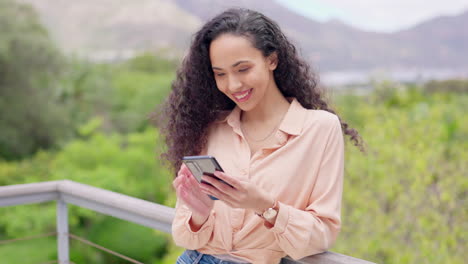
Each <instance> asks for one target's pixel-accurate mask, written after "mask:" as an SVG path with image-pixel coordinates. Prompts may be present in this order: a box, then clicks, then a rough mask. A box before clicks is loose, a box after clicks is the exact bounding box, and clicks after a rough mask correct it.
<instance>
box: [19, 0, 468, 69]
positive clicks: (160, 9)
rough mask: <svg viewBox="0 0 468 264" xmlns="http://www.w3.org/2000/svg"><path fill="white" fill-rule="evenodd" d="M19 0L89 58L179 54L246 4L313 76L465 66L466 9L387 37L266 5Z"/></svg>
mask: <svg viewBox="0 0 468 264" xmlns="http://www.w3.org/2000/svg"><path fill="white" fill-rule="evenodd" d="M22 1H23V2H26V3H29V4H31V5H33V6H34V7H35V8H36V9H37V10H38V12H39V14H40V15H41V18H42V21H43V22H44V24H45V25H46V26H47V27H48V29H49V30H50V32H51V33H52V36H53V37H54V38H55V39H56V40H57V41H58V43H59V45H60V46H61V47H62V48H63V50H65V51H66V52H76V53H80V54H87V55H90V56H91V57H96V55H97V54H102V53H106V52H107V53H109V54H111V57H112V56H113V55H112V54H114V55H115V54H118V53H123V52H125V51H131V53H134V52H138V51H141V50H148V49H150V50H157V49H162V48H166V49H169V50H171V51H172V52H173V53H176V54H179V55H180V54H183V52H184V51H185V50H186V48H187V47H188V45H189V43H190V39H191V36H192V34H193V33H194V32H195V31H196V30H197V29H198V28H199V27H200V26H201V25H202V24H203V22H204V21H206V20H207V19H209V18H210V17H212V16H214V15H216V14H217V13H219V12H220V11H221V10H224V9H226V8H229V7H247V8H251V9H254V10H258V11H260V12H262V13H264V14H265V15H267V16H269V17H271V18H272V19H274V20H275V21H277V22H278V24H279V25H280V26H281V28H282V29H283V30H284V31H285V33H286V35H287V36H289V37H290V39H291V40H292V41H293V43H294V44H296V46H297V47H298V49H299V51H300V52H301V54H302V55H303V56H304V57H305V58H306V59H307V60H308V61H310V62H311V63H312V65H313V66H314V67H315V68H316V69H318V70H320V71H343V70H369V69H376V68H384V69H385V68H386V69H401V68H439V69H441V68H464V69H468V48H466V47H468V30H464V27H465V26H466V25H468V11H467V12H465V13H463V14H461V15H458V16H451V17H438V18H435V19H432V20H429V21H426V22H424V23H421V24H419V25H417V26H414V27H412V28H409V29H406V30H402V31H400V32H396V33H391V34H388V33H377V32H367V31H362V30H359V29H356V28H353V27H351V26H348V25H346V24H344V23H341V22H340V21H330V22H327V23H320V22H317V21H314V20H312V19H310V18H307V17H304V16H302V15H300V14H297V13H295V12H294V11H291V10H289V9H287V8H286V7H284V6H282V5H281V4H279V3H276V2H275V1H271V0H251V1H249V0H230V1H222V0H139V1H131V0H119V1H117V0H80V1H57V0H41V1H37V0H22Z"/></svg>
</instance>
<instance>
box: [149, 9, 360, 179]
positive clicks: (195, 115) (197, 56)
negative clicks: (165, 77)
mask: <svg viewBox="0 0 468 264" xmlns="http://www.w3.org/2000/svg"><path fill="white" fill-rule="evenodd" d="M226 33H229V34H233V35H236V36H243V37H246V38H247V39H249V40H250V41H251V42H252V44H253V45H254V47H255V48H257V49H258V50H260V51H261V52H262V54H263V56H265V57H267V56H268V55H270V54H271V53H273V52H276V53H277V56H278V66H277V68H276V69H275V70H274V73H273V74H274V78H275V81H276V84H277V86H278V88H279V89H280V91H281V93H282V94H283V96H285V97H295V98H297V100H298V101H299V102H300V103H301V105H302V106H303V107H305V108H307V109H321V110H325V111H328V112H331V113H333V114H336V113H335V111H333V110H332V109H331V108H330V107H329V106H328V105H327V103H326V102H325V100H324V98H323V97H324V96H323V94H322V93H323V91H322V90H321V89H319V88H318V86H317V79H316V76H315V75H314V74H313V72H312V71H311V70H310V67H309V65H308V64H307V63H306V62H304V61H303V60H302V59H301V58H299V56H298V54H297V52H296V48H295V47H294V46H293V45H292V44H291V43H290V41H289V40H288V39H287V38H286V36H285V35H284V34H283V33H282V32H281V30H280V27H279V26H278V25H277V24H276V23H275V22H274V21H272V20H271V19H269V18H268V17H266V16H264V15H263V14H261V13H259V12H256V11H253V10H249V9H244V8H235V9H228V10H226V11H224V12H222V13H221V14H219V15H217V16H216V17H214V18H213V19H211V20H210V21H208V22H207V23H206V24H205V25H204V26H203V27H202V28H201V29H200V30H199V31H198V32H197V33H196V34H195V35H194V38H193V40H192V43H191V46H190V49H189V52H188V54H187V55H186V56H185V58H184V59H183V61H182V64H181V66H180V67H179V69H178V71H177V77H176V79H175V80H174V81H173V83H172V92H171V93H170V95H169V96H168V98H167V99H166V101H165V103H164V104H163V106H162V110H161V111H159V113H158V116H157V123H158V126H159V127H160V129H161V130H160V132H161V134H162V135H163V136H164V138H165V140H166V144H167V147H168V149H167V152H165V153H163V154H162V155H161V158H163V159H165V160H166V161H169V162H170V165H171V166H170V167H172V169H173V170H175V171H177V170H178V169H179V167H180V165H181V158H182V157H183V156H189V155H197V154H199V153H200V152H201V150H202V149H203V147H204V146H205V144H206V143H207V130H208V127H209V126H210V124H211V123H212V122H213V121H215V120H216V119H217V118H218V117H219V115H220V114H221V113H223V112H226V110H232V109H233V108H234V107H235V103H234V102H233V101H232V100H231V99H229V98H228V97H227V96H226V95H224V94H223V93H222V92H220V91H219V90H218V89H217V88H216V82H215V79H214V74H213V71H212V69H211V62H210V56H209V48H210V43H211V42H212V41H213V40H214V39H216V38H217V37H218V36H220V35H221V34H226ZM340 122H341V126H342V129H343V131H344V134H346V135H349V136H350V139H351V141H353V142H354V145H355V146H358V147H360V149H361V151H363V149H364V148H363V146H362V139H361V137H360V136H359V134H358V132H357V131H356V130H355V129H352V128H349V127H348V124H347V123H345V122H343V121H342V120H341V119H340Z"/></svg>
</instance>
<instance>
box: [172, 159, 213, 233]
mask: <svg viewBox="0 0 468 264" xmlns="http://www.w3.org/2000/svg"><path fill="white" fill-rule="evenodd" d="M172 185H173V186H174V188H175V190H176V195H177V197H178V198H179V199H180V200H181V201H182V202H183V203H184V204H185V205H187V207H188V208H189V209H190V211H192V220H195V222H198V223H196V225H201V224H203V223H204V222H205V220H206V219H208V216H209V215H210V212H211V210H212V209H213V205H214V201H213V200H211V199H210V198H209V197H208V195H206V194H205V193H203V192H202V190H201V188H200V184H199V183H198V181H197V180H196V179H195V176H193V175H192V173H191V172H190V170H189V169H188V168H187V166H186V165H185V164H183V163H182V166H181V167H180V170H179V172H178V173H177V177H176V179H175V180H174V181H173V182H172ZM200 222H201V223H200Z"/></svg>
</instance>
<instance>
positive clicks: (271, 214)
mask: <svg viewBox="0 0 468 264" xmlns="http://www.w3.org/2000/svg"><path fill="white" fill-rule="evenodd" d="M277 213H278V212H276V210H275V209H273V208H268V210H266V211H265V213H263V217H265V218H266V219H272V218H274V217H275V216H276V214H277Z"/></svg>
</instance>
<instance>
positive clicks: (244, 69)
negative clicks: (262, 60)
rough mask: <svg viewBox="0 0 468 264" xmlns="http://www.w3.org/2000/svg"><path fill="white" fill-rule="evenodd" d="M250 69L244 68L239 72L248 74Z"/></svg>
mask: <svg viewBox="0 0 468 264" xmlns="http://www.w3.org/2000/svg"><path fill="white" fill-rule="evenodd" d="M249 69H250V68H243V69H240V70H239V72H246V71H248V70H249Z"/></svg>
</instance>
